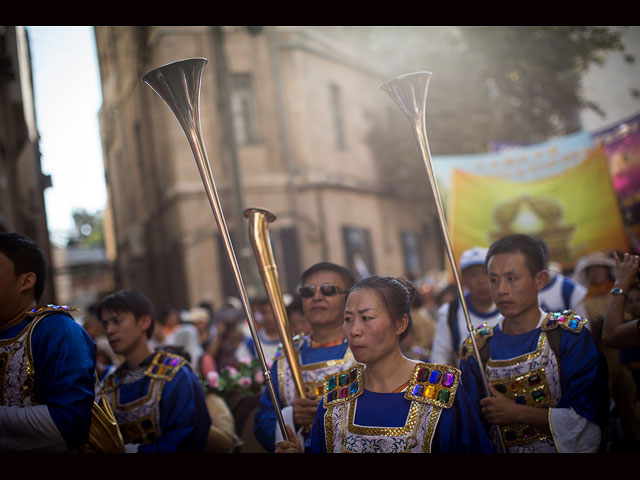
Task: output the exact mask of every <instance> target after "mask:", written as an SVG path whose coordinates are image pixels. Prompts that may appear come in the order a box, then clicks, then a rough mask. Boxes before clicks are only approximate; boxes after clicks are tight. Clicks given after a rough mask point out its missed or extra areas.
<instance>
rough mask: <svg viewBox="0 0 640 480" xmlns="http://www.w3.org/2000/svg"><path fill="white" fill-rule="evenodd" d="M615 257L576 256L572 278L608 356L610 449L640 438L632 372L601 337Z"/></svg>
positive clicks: (612, 289)
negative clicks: (584, 291)
mask: <svg viewBox="0 0 640 480" xmlns="http://www.w3.org/2000/svg"><path fill="white" fill-rule="evenodd" d="M615 257H616V254H612V253H605V252H600V251H596V252H592V253H589V254H587V255H585V256H583V257H581V258H579V259H578V261H577V263H576V268H575V279H576V280H577V281H578V282H580V283H581V284H582V285H584V286H585V287H586V288H587V296H586V298H585V300H584V307H585V311H586V313H587V318H588V320H589V323H588V325H589V329H590V330H591V334H592V336H593V339H594V341H595V343H596V346H597V347H598V349H599V350H600V351H601V352H602V353H603V355H604V356H605V357H606V359H607V365H608V369H609V392H610V394H611V401H612V408H611V416H612V422H611V423H612V426H611V427H610V428H609V429H608V431H607V437H608V439H607V441H608V442H609V443H611V444H612V447H611V449H612V450H616V449H620V448H626V447H624V445H625V444H635V443H636V442H637V441H638V439H640V410H639V408H638V405H637V398H638V392H637V387H636V383H635V380H634V378H633V374H632V373H631V371H630V370H629V369H628V368H626V367H625V366H624V365H623V364H622V362H621V358H620V350H619V348H615V347H612V346H609V345H606V344H605V343H604V341H603V331H604V323H605V317H606V315H607V310H608V309H609V306H610V303H611V301H612V300H615V297H616V293H617V290H616V288H615V282H616V258H615Z"/></svg>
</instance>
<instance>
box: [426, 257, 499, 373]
mask: <svg viewBox="0 0 640 480" xmlns="http://www.w3.org/2000/svg"><path fill="white" fill-rule="evenodd" d="M486 254H487V249H486V248H481V247H474V248H472V249H469V250H465V251H464V252H462V255H461V256H460V272H461V274H460V280H461V282H462V285H463V287H464V289H465V290H466V293H465V302H466V304H467V310H468V312H469V319H470V321H471V325H472V326H473V327H474V328H475V327H478V326H480V325H482V324H487V325H489V326H495V325H496V324H497V323H498V320H499V319H500V312H499V311H498V309H497V308H496V305H495V303H494V302H493V300H492V298H491V293H490V291H489V277H488V275H487V267H486V265H485V256H486ZM468 334H469V328H468V324H467V320H466V317H465V314H464V310H463V306H462V302H460V299H459V297H458V296H457V295H456V296H455V297H454V298H453V299H452V300H451V301H450V302H448V303H445V304H443V305H442V306H441V307H440V308H439V309H438V320H437V325H436V332H435V336H434V339H433V348H432V350H431V355H430V357H429V360H430V361H431V362H432V363H441V364H445V365H453V366H457V365H458V361H459V360H458V349H459V348H460V345H462V342H463V341H464V339H465V338H466V337H467V335H468Z"/></svg>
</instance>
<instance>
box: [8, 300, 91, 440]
mask: <svg viewBox="0 0 640 480" xmlns="http://www.w3.org/2000/svg"><path fill="white" fill-rule="evenodd" d="M72 310H74V309H72V308H69V307H63V306H55V305H49V306H47V307H42V308H36V309H33V310H32V311H30V312H29V313H28V314H27V315H26V316H25V318H24V320H22V321H21V322H20V323H18V324H16V325H14V326H12V327H10V328H8V329H6V330H4V331H2V332H0V405H3V406H7V407H22V408H28V407H32V406H39V405H46V406H47V408H48V412H49V415H50V416H51V419H52V420H53V423H54V424H55V427H56V428H57V430H58V432H59V433H60V435H62V437H63V438H64V441H65V442H66V445H67V447H68V448H69V449H74V448H77V447H80V446H81V445H83V444H85V443H86V442H87V440H88V438H89V430H90V426H91V415H92V407H93V404H94V388H95V367H96V363H95V362H96V345H95V343H94V341H93V340H92V339H91V337H90V336H89V334H88V333H87V332H86V331H85V330H84V329H83V328H82V327H81V326H80V325H79V324H78V323H76V322H75V320H74V319H73V318H72V317H71V315H70V314H69V313H68V312H69V311H72ZM32 426H33V425H30V426H25V430H27V429H29V428H31V427H32ZM25 433H26V432H25ZM18 441H19V440H18V439H16V442H18Z"/></svg>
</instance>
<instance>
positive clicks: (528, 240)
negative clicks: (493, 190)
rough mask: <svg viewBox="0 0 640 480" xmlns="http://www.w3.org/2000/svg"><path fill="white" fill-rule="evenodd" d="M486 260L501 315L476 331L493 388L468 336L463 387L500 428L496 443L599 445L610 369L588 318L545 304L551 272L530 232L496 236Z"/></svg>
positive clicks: (539, 448)
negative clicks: (543, 298) (546, 309)
mask: <svg viewBox="0 0 640 480" xmlns="http://www.w3.org/2000/svg"><path fill="white" fill-rule="evenodd" d="M486 262H487V268H488V273H489V283H490V286H491V296H492V298H493V300H494V302H495V303H496V305H497V307H498V309H499V310H500V313H501V314H502V317H503V319H502V321H501V322H500V323H499V324H498V325H497V326H496V327H493V328H491V327H481V328H479V329H477V331H476V332H475V337H476V344H477V346H478V349H479V353H480V361H481V363H482V367H481V368H483V369H484V371H485V374H486V379H487V382H488V390H489V391H488V392H485V389H484V385H483V382H482V376H481V374H480V371H479V370H478V363H477V360H478V359H477V357H476V355H475V354H474V349H473V348H472V345H471V337H468V338H467V340H466V341H465V343H464V344H463V346H462V347H461V349H460V357H461V359H462V363H461V369H462V378H463V379H464V381H463V386H464V388H465V389H467V390H468V391H469V394H470V396H471V397H472V398H474V399H475V400H474V404H475V405H477V408H478V409H479V410H480V411H481V412H482V414H483V416H484V417H485V419H486V420H487V422H489V424H491V425H493V426H495V427H493V428H494V430H495V428H496V427H497V429H498V431H499V434H500V439H501V440H498V439H497V438H496V439H494V440H496V444H497V445H502V446H504V448H505V449H506V451H507V452H509V453H544V452H563V453H564V452H583V453H588V452H597V451H599V449H600V447H601V439H602V428H603V427H604V426H605V425H606V421H607V413H608V408H609V394H608V387H607V375H606V373H607V370H606V362H604V360H603V359H602V357H601V356H600V355H599V352H598V349H597V348H596V345H595V343H594V341H593V339H592V337H591V334H590V333H589V331H588V330H587V329H586V328H585V324H586V319H583V318H582V317H580V316H578V315H576V314H573V313H570V314H566V315H563V314H562V313H555V312H554V313H547V312H544V311H543V310H542V309H541V308H540V304H539V300H538V292H539V291H540V290H541V289H542V288H543V287H544V286H545V285H546V284H547V282H548V272H547V271H546V270H545V269H544V265H545V262H544V253H543V250H542V248H541V247H540V244H539V243H538V242H536V241H535V239H533V238H532V237H530V236H527V235H522V234H514V235H508V236H505V237H502V238H500V239H498V240H496V241H495V242H494V243H493V244H492V245H491V247H490V248H489V251H488V253H487V257H486ZM487 393H488V395H487ZM499 448H501V447H499Z"/></svg>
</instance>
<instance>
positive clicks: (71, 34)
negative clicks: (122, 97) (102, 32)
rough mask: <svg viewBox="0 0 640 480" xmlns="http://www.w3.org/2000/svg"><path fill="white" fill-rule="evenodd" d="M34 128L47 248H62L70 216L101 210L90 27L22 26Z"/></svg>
mask: <svg viewBox="0 0 640 480" xmlns="http://www.w3.org/2000/svg"><path fill="white" fill-rule="evenodd" d="M26 29H27V32H28V35H29V42H30V48H31V58H32V71H33V83H34V95H35V105H36V107H35V108H36V122H37V126H38V131H39V134H40V151H41V162H42V172H43V173H44V174H45V175H50V176H51V179H52V184H53V185H52V187H51V188H48V189H47V190H45V205H46V210H47V222H48V226H49V231H50V234H51V240H52V242H54V243H56V244H60V245H63V244H65V243H66V239H67V238H68V236H69V232H70V231H72V230H73V228H74V226H75V224H74V221H73V217H72V213H73V211H74V210H76V209H78V210H87V211H89V212H91V213H95V212H97V211H99V210H103V209H104V207H105V205H106V187H105V180H104V167H103V161H102V146H101V143H100V130H99V125H98V111H99V109H100V106H101V104H102V93H101V88H100V74H99V70H98V61H97V55H96V48H95V39H94V34H93V27H90V26H88V27H83V26H68V27H65V26H27V27H26Z"/></svg>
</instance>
